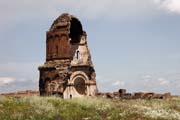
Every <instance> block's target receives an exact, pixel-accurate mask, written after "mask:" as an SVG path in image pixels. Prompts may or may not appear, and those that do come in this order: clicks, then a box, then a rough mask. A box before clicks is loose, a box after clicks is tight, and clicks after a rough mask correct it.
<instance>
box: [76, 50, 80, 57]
mask: <svg viewBox="0 0 180 120" xmlns="http://www.w3.org/2000/svg"><path fill="white" fill-rule="evenodd" d="M79 57H80V51H79V50H77V52H76V58H77V59H79Z"/></svg>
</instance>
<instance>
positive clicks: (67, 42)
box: [39, 13, 97, 98]
mask: <svg viewBox="0 0 180 120" xmlns="http://www.w3.org/2000/svg"><path fill="white" fill-rule="evenodd" d="M39 71H40V78H39V91H40V95H45V96H49V95H57V96H61V97H63V98H72V97H80V96H83V95H89V96H94V95H95V94H96V93H97V87H96V74H95V70H94V67H93V64H92V61H91V55H90V52H89V49H88V46H87V35H86V32H85V31H84V30H83V28H82V25H81V22H80V21H79V20H78V19H77V18H76V17H74V16H72V15H69V14H66V13H65V14H62V15H61V16H59V17H58V18H57V19H56V20H55V21H54V22H53V24H52V26H51V28H50V29H49V31H48V32H47V33H46V62H45V64H44V65H42V66H40V67H39Z"/></svg>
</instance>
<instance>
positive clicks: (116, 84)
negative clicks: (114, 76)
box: [112, 81, 125, 86]
mask: <svg viewBox="0 0 180 120" xmlns="http://www.w3.org/2000/svg"><path fill="white" fill-rule="evenodd" d="M112 85H113V86H124V85H125V82H124V81H116V82H114V83H113V84H112Z"/></svg>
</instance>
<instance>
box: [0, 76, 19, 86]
mask: <svg viewBox="0 0 180 120" xmlns="http://www.w3.org/2000/svg"><path fill="white" fill-rule="evenodd" d="M15 80H16V79H15V78H12V77H0V85H4V84H8V83H11V82H14V81H15Z"/></svg>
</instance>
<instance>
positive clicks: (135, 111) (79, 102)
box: [0, 96, 180, 120]
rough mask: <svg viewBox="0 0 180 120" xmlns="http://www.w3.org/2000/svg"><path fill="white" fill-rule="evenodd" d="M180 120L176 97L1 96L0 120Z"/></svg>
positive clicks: (178, 104) (179, 105)
mask: <svg viewBox="0 0 180 120" xmlns="http://www.w3.org/2000/svg"><path fill="white" fill-rule="evenodd" d="M83 118H88V119H87V120H180V98H177V97H176V98H172V99H170V100H111V99H105V98H96V97H94V98H93V97H84V98H75V99H72V100H63V99H60V98H57V97H38V96H33V97H2V96H0V120H82V119H83Z"/></svg>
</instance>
